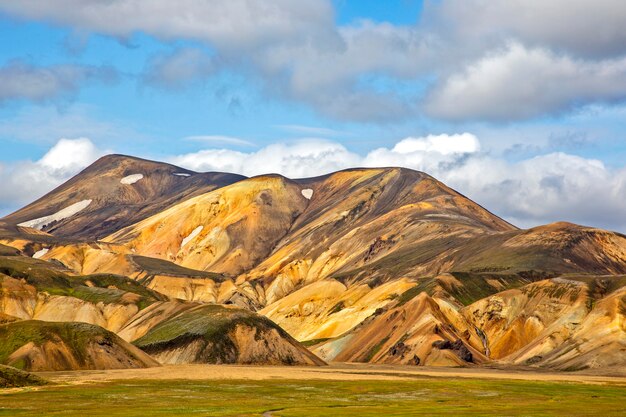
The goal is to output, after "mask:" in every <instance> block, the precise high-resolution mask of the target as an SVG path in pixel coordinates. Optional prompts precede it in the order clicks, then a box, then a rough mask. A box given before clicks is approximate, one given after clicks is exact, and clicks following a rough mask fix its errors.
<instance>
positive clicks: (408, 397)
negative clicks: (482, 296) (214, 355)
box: [0, 377, 626, 417]
mask: <svg viewBox="0 0 626 417" xmlns="http://www.w3.org/2000/svg"><path fill="white" fill-rule="evenodd" d="M0 392H2V393H1V394H0V415H1V416H70V415H71V416H75V415H76V416H84V417H95V416H142V417H143V416H148V415H155V416H176V415H195V416H264V417H271V416H274V417H278V416H280V417H288V416H306V417H315V416H337V417H341V416H354V417H356V416H358V417H368V416H371V417H374V416H376V417H380V416H421V415H431V416H441V415H449V416H568V417H571V416H605V417H607V416H624V415H626V386H624V385H592V384H582V383H557V382H533V381H510V380H509V381H498V380H487V379H459V378H421V377H420V378H418V379H415V380H400V381H393V380H386V381H371V380H370V381H322V380H309V381H303V380H265V381H233V380H228V381H215V380H210V381H190V380H158V381H157V380H124V381H114V382H107V383H97V384H95V383H94V384H83V385H50V386H43V387H32V388H23V389H20V390H17V391H15V390H14V391H10V390H5V391H0Z"/></svg>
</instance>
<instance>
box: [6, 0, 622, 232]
mask: <svg viewBox="0 0 626 417" xmlns="http://www.w3.org/2000/svg"><path fill="white" fill-rule="evenodd" d="M625 19H626V6H625V5H623V3H622V2H620V1H617V0H602V1H594V2H592V1H581V2H576V3H571V2H567V1H565V0H555V1H553V2H551V3H550V4H548V5H546V4H544V3H542V2H524V1H517V0H514V1H510V2H501V3H485V2H482V1H479V0H467V1H449V0H440V1H429V2H422V1H417V0H394V1H385V2H382V1H376V0H335V1H327V0H300V1H295V0H277V1H269V0H256V1H248V0H231V1H225V0H184V1H181V2H176V3H174V2H168V1H164V0H163V1H161V0H151V1H148V0H112V1H109V2H105V3H103V2H97V1H92V0H86V1H78V0H59V1H57V2H54V4H52V2H45V1H38V0H24V1H20V2H14V1H8V0H0V44H1V45H2V47H1V48H0V150H1V152H0V180H2V183H3V185H1V186H0V214H2V213H7V212H9V211H11V210H13V209H15V208H17V207H19V206H20V205H23V204H25V203H27V202H29V201H31V200H32V199H34V198H37V197H39V196H41V195H42V194H43V193H45V192H46V191H48V190H49V189H51V188H52V187H54V186H56V185H58V184H60V183H61V182H62V181H64V180H66V179H67V178H69V177H70V176H71V175H73V174H75V173H76V172H77V171H78V170H79V169H81V168H82V167H84V166H85V165H87V164H89V163H90V162H92V160H93V159H95V158H97V157H98V156H100V155H102V154H104V153H107V152H117V153H125V154H131V155H137V156H142V157H147V158H153V159H160V160H165V161H169V162H173V163H179V164H182V163H183V162H184V163H185V164H186V167H187V168H191V169H197V170H210V169H223V170H231V171H238V172H241V173H244V174H247V175H255V174H258V173H262V172H266V171H273V172H280V173H282V174H285V175H292V176H306V175H317V174H319V173H322V171H323V170H333V169H340V168H344V167H348V166H354V165H368V166H374V165H382V164H387V165H404V166H407V167H410V168H414V169H420V170H424V171H426V172H429V173H431V174H432V175H434V176H436V177H437V178H439V179H441V180H442V181H444V182H446V183H449V184H450V185H452V186H453V187H455V188H457V189H459V191H461V192H463V193H464V194H466V195H468V196H470V197H471V198H473V199H475V200H477V201H478V202H479V203H481V204H483V205H485V206H487V207H489V208H490V209H492V210H493V211H494V212H496V213H497V214H499V215H501V216H503V217H505V218H507V219H508V220H510V221H513V222H514V223H516V224H519V225H521V226H524V227H530V226H533V225H537V224H541V223H547V222H551V221H556V220H568V221H573V222H578V223H584V224H589V225H594V226H600V227H607V228H612V229H617V230H621V231H626V219H625V218H626V216H624V215H623V213H624V209H626V196H625V195H624V193H625V192H626V169H625V163H624V161H625V160H626V139H625V137H624V132H626V117H625V116H626V106H625V105H624V100H625V99H626V29H625V28H624V25H623V21H624V20H625ZM598 27H602V28H603V32H602V36H598V35H596V33H597V28H598ZM464 133H467V134H468V135H471V138H470V136H463V135H462V134H464ZM468 138H470V139H468ZM61 140H64V141H63V142H61ZM400 144H402V145H400ZM407 144H408V145H407ZM59 149H63V150H64V151H66V152H67V153H68V155H67V161H65V160H64V161H63V162H64V163H63V164H59V163H50V161H51V160H52V156H50V155H58V154H59V152H58V150H59ZM77 149H80V150H81V152H82V154H81V155H74V154H75V153H76V152H74V151H73V150H77ZM406 149H409V151H406ZM55 150H56V152H55ZM268 155H270V156H271V157H268ZM46 156H47V158H45V157H46ZM46 161H47V162H46ZM294 161H297V163H294ZM26 173H27V174H26ZM25 175H26V176H27V177H28V178H30V180H29V181H30V183H29V185H28V186H26V187H25V186H23V178H24V176H25ZM546 195H547V196H549V197H545V196H546ZM537 201H541V202H542V203H541V206H542V207H537V206H538V204H537Z"/></svg>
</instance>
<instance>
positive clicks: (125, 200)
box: [2, 155, 245, 240]
mask: <svg viewBox="0 0 626 417" xmlns="http://www.w3.org/2000/svg"><path fill="white" fill-rule="evenodd" d="M243 178H245V177H243V176H241V175H235V174H225V173H210V172H209V173H196V172H193V171H189V170H186V169H183V168H179V167H176V166H174V165H169V164H165V163H161V162H153V161H147V160H144V159H139V158H134V157H128V156H122V155H108V156H105V157H102V158H100V159H99V160H98V161H96V162H94V163H93V164H92V165H90V166H89V167H88V168H86V169H85V170H83V171H82V172H81V173H79V174H78V175H76V176H75V177H73V178H72V179H70V180H69V181H67V182H66V183H64V184H62V185H61V186H59V187H57V188H56V189H55V190H53V191H51V192H50V193H48V194H46V195H45V196H43V197H41V198H40V199H38V200H37V201H35V202H33V203H32V204H29V205H28V206H26V207H24V208H22V209H20V210H18V211H16V212H15V213H12V214H10V215H8V216H6V217H4V218H3V219H2V222H4V223H6V225H7V226H5V229H7V230H14V231H15V230H16V229H15V226H16V225H17V226H19V225H22V226H27V227H32V228H35V229H38V230H42V231H45V232H49V233H51V234H53V235H54V236H56V237H65V238H72V239H87V240H97V239H99V238H100V237H103V236H107V235H109V234H111V233H113V232H115V231H116V230H119V229H121V228H122V227H124V226H127V225H129V224H132V223H135V222H137V221H140V220H142V219H144V218H146V217H148V216H150V215H152V214H154V213H158V212H159V211H161V210H163V209H165V208H166V207H168V206H170V205H172V204H174V203H176V202H178V201H182V200H184V199H186V198H189V197H192V196H195V195H199V194H202V193H205V192H208V191H211V190H214V189H216V188H219V187H222V186H224V185H228V184H232V183H234V182H236V181H239V180H241V179H243ZM11 227H12V229H11Z"/></svg>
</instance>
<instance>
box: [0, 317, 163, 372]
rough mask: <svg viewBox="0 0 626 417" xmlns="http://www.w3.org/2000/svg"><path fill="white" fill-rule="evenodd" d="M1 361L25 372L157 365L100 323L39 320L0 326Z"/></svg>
mask: <svg viewBox="0 0 626 417" xmlns="http://www.w3.org/2000/svg"><path fill="white" fill-rule="evenodd" d="M0 341H1V343H0V363H3V364H6V365H10V366H13V367H16V368H18V369H24V370H27V371H61V370H73V369H122V368H146V367H150V366H158V362H156V361H155V360H154V359H152V358H150V357H149V356H148V355H146V354H145V353H144V352H142V351H141V350H140V349H137V348H136V347H134V346H133V345H131V344H129V343H128V342H125V341H124V340H122V339H120V338H119V337H118V336H117V335H115V334H114V333H112V332H109V331H108V330H105V329H103V328H101V327H99V326H95V325H92V324H87V323H67V322H66V323H54V322H43V321H38V320H26V321H18V322H14V323H9V324H4V325H0Z"/></svg>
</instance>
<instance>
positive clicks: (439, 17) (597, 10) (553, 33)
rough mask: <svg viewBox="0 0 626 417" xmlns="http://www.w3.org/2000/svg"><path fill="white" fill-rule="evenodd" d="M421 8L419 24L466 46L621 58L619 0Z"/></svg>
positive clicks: (472, 0)
mask: <svg viewBox="0 0 626 417" xmlns="http://www.w3.org/2000/svg"><path fill="white" fill-rule="evenodd" d="M425 6H426V7H425V10H424V21H426V22H429V24H430V26H431V27H434V30H437V31H439V32H442V33H447V34H448V36H450V37H453V38H456V39H463V40H464V41H465V43H467V44H479V45H484V44H493V43H495V42H497V40H498V39H502V38H503V37H504V38H515V39H518V40H519V41H521V42H524V43H528V44H529V45H532V46H545V47H549V48H553V49H557V50H563V51H567V52H570V53H573V54H575V55H581V56H587V57H604V58H606V57H610V56H614V55H619V54H624V53H626V26H625V25H624V21H626V6H625V5H624V2H623V1H621V0H594V1H585V0H550V1H543V0H506V1H495V2H494V1H485V0H446V1H440V2H426V5H425Z"/></svg>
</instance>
